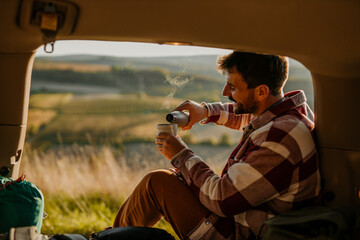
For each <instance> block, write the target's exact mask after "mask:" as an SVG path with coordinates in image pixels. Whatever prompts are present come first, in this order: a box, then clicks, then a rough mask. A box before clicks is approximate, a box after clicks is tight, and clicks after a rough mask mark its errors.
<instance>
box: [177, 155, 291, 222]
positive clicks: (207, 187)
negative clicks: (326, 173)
mask: <svg viewBox="0 0 360 240" xmlns="http://www.w3.org/2000/svg"><path fill="white" fill-rule="evenodd" d="M247 158H248V159H247V162H248V161H249V162H248V163H244V162H239V163H235V164H233V165H232V166H231V167H230V168H229V170H228V172H227V173H226V174H225V175H224V176H222V177H220V176H218V175H216V174H215V173H214V172H213V171H212V170H211V169H210V168H209V166H208V165H207V164H206V163H205V162H204V161H202V159H201V158H200V157H198V156H196V155H195V154H194V153H192V152H191V150H189V149H183V150H182V151H181V152H180V154H178V155H176V156H175V157H174V158H173V159H172V164H173V166H175V167H176V168H178V169H179V170H180V172H181V173H182V175H183V176H184V178H185V180H186V182H187V184H188V185H189V187H190V188H191V190H192V191H193V193H194V194H195V196H196V197H197V198H198V199H199V200H200V201H201V203H202V204H203V205H204V206H205V207H206V208H208V209H209V210H210V211H212V212H214V213H216V214H217V215H219V216H233V215H236V214H239V213H241V212H244V211H246V210H248V209H251V208H254V207H255V206H258V205H260V204H262V203H264V202H266V201H269V200H271V199H273V198H275V197H278V196H279V195H280V193H281V192H283V191H285V190H287V189H288V188H289V187H290V185H291V181H292V175H293V166H292V165H291V164H289V163H288V162H287V161H285V160H284V157H283V156H281V155H279V154H277V153H275V152H273V151H271V150H269V149H267V148H263V149H260V150H258V151H254V152H252V153H250V154H249V155H248V157H247ZM265 172H267V173H268V172H271V173H272V174H274V175H273V176H275V177H272V178H269V179H267V178H265V177H264V173H265Z"/></svg>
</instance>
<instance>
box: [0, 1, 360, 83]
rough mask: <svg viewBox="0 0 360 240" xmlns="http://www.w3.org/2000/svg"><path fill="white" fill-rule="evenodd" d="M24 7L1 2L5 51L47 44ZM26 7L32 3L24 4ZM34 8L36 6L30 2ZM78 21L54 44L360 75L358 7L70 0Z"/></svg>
mask: <svg viewBox="0 0 360 240" xmlns="http://www.w3.org/2000/svg"><path fill="white" fill-rule="evenodd" d="M20 2H21V1H16V0H13V1H6V0H2V1H0V31H1V35H2V37H1V38H0V52H2V53H7V52H9V53H10V52H12V53H16V52H18V53H24V52H31V51H35V50H36V49H37V48H38V47H39V46H40V45H42V34H41V32H40V30H39V29H36V30H33V29H30V30H29V29H24V27H22V28H23V29H22V28H21V27H19V25H21V24H20V23H19V15H18V12H19V4H20ZM23 2H25V3H26V2H29V1H28V0H24V1H23ZM30 2H31V1H30ZM71 2H72V3H74V4H75V5H77V6H78V9H79V15H78V19H77V23H76V25H75V27H74V29H73V32H72V33H70V34H63V33H61V31H60V32H59V33H58V35H57V37H56V38H57V39H59V40H60V39H62V40H67V39H91V40H110V41H135V42H153V43H162V42H169V41H176V42H184V43H190V44H193V45H198V46H206V47H220V48H227V49H237V50H245V51H253V52H265V53H275V54H283V55H287V56H290V57H292V58H294V59H297V60H299V61H301V62H302V63H303V64H304V65H305V66H306V67H308V68H309V69H310V70H311V71H312V72H313V73H326V74H327V75H334V76H335V75H336V76H344V77H354V76H359V75H360V68H359V67H358V66H359V62H360V44H359V42H360V14H359V13H360V2H359V1H356V0H355V1H350V0H337V1H335V0H327V1H322V0H319V1H313V0H292V1H280V0H273V1H268V0H252V1H230V0H223V1H215V0H207V1H190V0H181V1H178V0H173V1H164V0H153V1H148V0H137V1H115V0H113V1H112V0H102V1H97V0H72V1H71Z"/></svg>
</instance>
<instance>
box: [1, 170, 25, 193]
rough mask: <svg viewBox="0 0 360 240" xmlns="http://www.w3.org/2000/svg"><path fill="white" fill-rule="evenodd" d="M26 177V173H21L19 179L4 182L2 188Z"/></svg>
mask: <svg viewBox="0 0 360 240" xmlns="http://www.w3.org/2000/svg"><path fill="white" fill-rule="evenodd" d="M25 177H26V175H25V174H21V176H20V177H19V178H18V179H16V180H13V181H9V182H6V183H5V184H3V185H2V187H0V190H3V189H4V188H6V187H7V186H9V185H10V184H12V183H15V182H22V181H24V180H25Z"/></svg>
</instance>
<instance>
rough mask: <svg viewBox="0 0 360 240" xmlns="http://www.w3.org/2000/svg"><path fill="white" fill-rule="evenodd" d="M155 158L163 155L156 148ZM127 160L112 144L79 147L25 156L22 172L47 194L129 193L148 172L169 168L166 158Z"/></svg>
mask: <svg viewBox="0 0 360 240" xmlns="http://www.w3.org/2000/svg"><path fill="white" fill-rule="evenodd" d="M153 154H154V157H153V158H154V159H155V158H156V157H158V159H160V158H161V156H160V155H159V153H156V152H155V148H154V151H153ZM131 157H132V158H134V159H131V160H130V159H126V157H125V156H124V155H123V154H122V153H121V152H120V151H116V150H114V149H112V148H110V147H106V146H103V147H92V146H76V145H74V146H73V147H68V148H60V149H58V150H56V151H49V152H47V153H42V154H39V153H38V152H37V151H30V152H29V151H28V152H27V154H25V155H24V158H23V165H22V171H23V172H25V173H26V174H27V176H28V180H29V181H31V182H33V183H35V184H36V185H37V186H38V187H39V188H40V189H42V191H44V192H45V193H47V194H66V195H71V196H76V195H86V194H93V193H96V194H98V193H102V194H104V195H114V196H116V197H119V196H127V195H128V194H129V193H130V192H131V191H132V189H133V188H134V187H135V185H136V184H137V183H138V182H139V181H140V179H141V178H142V176H144V175H145V174H146V173H147V172H149V171H151V170H153V169H156V168H160V167H166V162H164V161H159V160H157V161H151V160H149V158H147V160H146V161H143V159H141V158H142V157H141V156H140V155H135V156H131Z"/></svg>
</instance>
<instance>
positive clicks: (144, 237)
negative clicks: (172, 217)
mask: <svg viewBox="0 0 360 240" xmlns="http://www.w3.org/2000/svg"><path fill="white" fill-rule="evenodd" d="M90 239H91V240H123V239H124V240H125V239H126V240H128V239H131V240H175V238H174V237H173V236H172V235H171V234H169V233H168V232H166V231H165V230H163V229H159V228H150V227H132V226H130V227H116V228H110V229H107V230H104V231H101V232H98V233H93V234H92V235H91V236H90Z"/></svg>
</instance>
